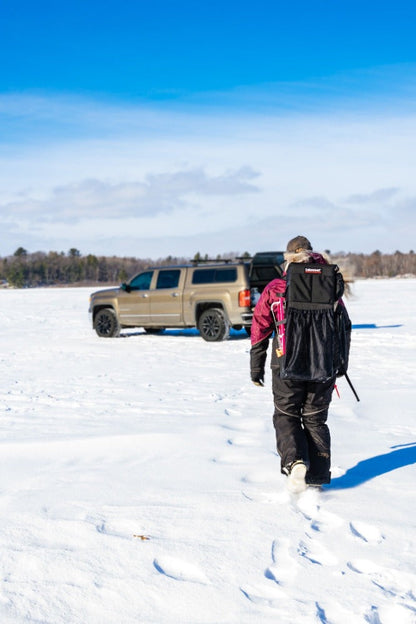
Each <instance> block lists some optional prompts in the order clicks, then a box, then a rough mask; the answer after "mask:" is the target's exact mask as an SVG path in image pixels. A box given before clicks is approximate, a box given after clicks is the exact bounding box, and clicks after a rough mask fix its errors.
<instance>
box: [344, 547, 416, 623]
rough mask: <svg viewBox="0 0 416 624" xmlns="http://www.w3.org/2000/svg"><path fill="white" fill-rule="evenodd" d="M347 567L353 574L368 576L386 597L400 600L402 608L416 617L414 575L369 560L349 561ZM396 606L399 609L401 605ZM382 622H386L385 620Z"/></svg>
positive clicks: (398, 620)
mask: <svg viewBox="0 0 416 624" xmlns="http://www.w3.org/2000/svg"><path fill="white" fill-rule="evenodd" d="M347 566H348V568H349V569H350V570H351V571H352V572H356V573H357V574H363V575H364V576H367V577H368V579H369V580H370V581H371V583H372V584H373V585H375V586H376V587H378V589H380V590H381V591H382V593H383V594H384V595H385V596H388V597H389V598H396V599H399V600H400V603H401V604H402V606H403V607H405V608H406V609H408V610H410V611H411V612H412V613H413V616H414V615H415V612H416V604H415V603H416V596H415V577H414V574H411V573H409V572H402V571H398V570H394V569H392V568H390V569H389V568H384V567H382V566H380V565H378V564H377V563H375V562H374V561H371V560H369V559H356V560H354V561H348V563H347ZM392 604H394V603H392ZM396 606H397V607H398V606H399V605H396ZM381 621H383V622H384V620H383V619H382V620H381ZM389 621H390V620H389ZM392 621H393V620H392ZM394 621H397V622H402V621H404V620H403V619H402V620H400V618H398V619H397V620H394Z"/></svg>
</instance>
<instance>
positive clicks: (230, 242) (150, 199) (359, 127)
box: [0, 97, 416, 257]
mask: <svg viewBox="0 0 416 624" xmlns="http://www.w3.org/2000/svg"><path fill="white" fill-rule="evenodd" d="M24 101H25V98H23V97H20V98H17V99H16V100H15V101H12V100H11V99H8V100H7V102H6V101H5V99H4V98H3V99H2V98H0V115H1V114H2V113H3V115H6V116H10V114H11V112H13V111H14V120H15V124H16V127H17V126H18V114H19V112H21V111H23V110H26V112H27V111H29V113H27V115H26V116H25V117H24V123H22V127H21V130H23V128H24V129H26V130H28V132H27V133H25V132H23V131H22V132H21V133H19V132H17V130H16V128H15V130H16V132H15V135H14V136H12V134H13V133H12V134H10V135H9V136H8V137H7V136H5V137H3V141H2V143H0V230H1V232H2V241H1V247H0V254H1V255H7V254H9V253H13V251H14V250H15V249H16V248H17V247H18V246H20V245H22V246H23V247H25V248H27V249H29V250H37V249H43V250H46V251H47V250H49V249H57V250H61V249H62V250H66V249H69V248H71V247H77V248H79V249H81V251H82V252H83V253H90V252H91V253H108V254H109V255H112V254H120V255H124V254H127V255H142V253H143V255H146V256H150V257H159V256H163V255H169V254H172V255H191V254H193V253H195V251H196V250H201V251H204V252H205V251H206V252H207V253H214V254H216V253H219V252H224V251H229V250H236V251H245V250H248V251H255V250H256V249H266V248H270V249H276V248H281V247H282V246H283V245H284V244H285V242H286V241H287V239H288V238H291V237H292V236H293V235H296V234H298V233H305V234H306V235H308V236H310V238H311V239H313V242H314V244H315V246H316V247H317V248H330V249H333V250H334V249H338V250H345V251H348V250H351V251H373V250H374V249H377V248H379V249H382V250H385V251H389V250H392V251H394V250H396V249H402V250H404V251H406V250H407V249H410V248H412V247H414V242H413V237H414V236H413V232H412V229H411V228H409V227H406V225H405V223H406V222H407V223H414V216H413V215H414V204H415V200H414V198H415V197H416V180H415V177H414V171H415V165H416V162H415V160H416V156H415V152H414V143H415V140H416V116H414V115H412V114H408V113H406V114H404V113H403V114H398V115H392V114H391V112H389V113H388V114H387V113H385V114H382V113H381V112H380V111H378V112H377V114H372V113H371V114H367V113H364V112H363V113H362V114H356V113H351V112H350V113H346V112H345V111H343V112H342V113H341V112H340V113H339V114H335V113H334V112H331V113H330V114H329V113H325V114H324V113H319V114H318V113H316V112H315V113H313V114H311V113H308V114H306V113H305V112H303V113H301V114H297V115H294V114H293V113H292V112H291V113H290V114H283V113H282V111H281V110H280V111H279V112H276V114H272V113H271V112H270V108H269V109H268V110H267V114H264V115H261V114H259V113H258V112H256V113H248V112H246V113H244V114H243V113H241V111H240V113H239V114H235V115H232V112H231V111H230V110H223V111H222V112H221V111H220V110H219V109H215V110H214V112H212V113H211V112H210V111H207V110H206V109H201V110H200V111H196V110H193V111H185V110H182V111H173V110H170V111H168V110H160V109H157V108H154V109H150V108H149V107H147V108H145V109H144V108H140V107H137V106H131V105H130V106H127V107H123V106H121V105H115V104H113V105H111V106H110V105H108V104H103V103H100V102H94V103H92V102H85V101H83V100H80V99H78V100H70V101H68V102H66V101H65V100H62V99H60V100H56V99H52V100H51V106H50V110H49V112H48V110H47V109H48V107H47V102H48V100H47V98H45V99H42V100H41V101H37V102H35V103H32V107H30V106H28V107H27V108H26V109H24ZM94 111H95V113H94ZM93 113H94V114H93ZM48 115H49V116H48ZM69 130H71V132H69ZM54 131H55V134H54ZM399 214H400V220H399V219H398V218H396V216H395V215H399ZM141 250H143V252H142V251H141Z"/></svg>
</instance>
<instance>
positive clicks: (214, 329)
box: [89, 262, 252, 341]
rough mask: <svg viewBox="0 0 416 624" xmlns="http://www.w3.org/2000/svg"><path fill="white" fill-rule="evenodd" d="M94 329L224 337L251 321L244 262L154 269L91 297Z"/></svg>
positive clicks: (104, 334) (103, 334) (102, 332)
mask: <svg viewBox="0 0 416 624" xmlns="http://www.w3.org/2000/svg"><path fill="white" fill-rule="evenodd" d="M89 311H90V313H91V317H92V323H93V327H94V329H95V330H96V332H97V334H98V335H99V336H101V337H111V336H116V335H118V334H119V332H120V330H121V329H122V328H124V327H143V328H144V329H145V330H146V331H147V332H156V331H161V330H162V329H165V328H167V327H171V328H173V327H197V328H198V329H199V331H200V333H201V335H202V337H203V338H204V339H205V340H209V341H217V340H224V339H225V338H227V337H228V334H229V329H230V327H235V328H238V329H241V328H242V327H246V328H249V327H250V325H251V319H252V305H251V299H250V282H249V277H248V266H247V264H246V263H244V262H233V263H223V262H222V263H218V264H207V265H184V266H175V267H172V266H163V267H152V268H149V269H147V270H146V271H143V272H142V273H139V274H138V275H136V276H135V277H133V278H132V279H131V280H130V281H129V282H128V283H127V284H122V285H121V286H120V287H119V288H110V289H105V290H100V291H97V292H95V293H93V294H92V295H91V297H90V309H89Z"/></svg>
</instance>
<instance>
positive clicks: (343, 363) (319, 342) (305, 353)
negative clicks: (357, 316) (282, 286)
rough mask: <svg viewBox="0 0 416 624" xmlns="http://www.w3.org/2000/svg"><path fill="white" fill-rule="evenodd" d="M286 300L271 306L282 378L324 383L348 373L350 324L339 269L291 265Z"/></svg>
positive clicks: (283, 299) (324, 266) (319, 265)
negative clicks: (342, 300) (341, 300)
mask: <svg viewBox="0 0 416 624" xmlns="http://www.w3.org/2000/svg"><path fill="white" fill-rule="evenodd" d="M286 284H287V285H286V292H285V296H284V297H282V298H279V299H278V300H277V302H275V303H274V304H273V306H272V313H273V317H274V320H275V324H276V335H277V341H278V349H277V355H278V357H279V363H280V376H281V378H282V379H291V380H298V381H316V382H324V381H327V380H329V379H331V378H332V377H335V376H341V375H344V374H345V373H346V371H347V368H348V356H349V349H350V339H351V321H350V319H349V317H348V313H347V310H346V308H345V306H344V305H343V304H342V302H340V301H339V300H340V298H341V297H342V295H343V292H344V281H343V278H342V275H341V273H340V272H339V269H338V266H337V265H335V264H317V263H313V264H305V263H291V264H290V265H289V267H288V271H287V277H286Z"/></svg>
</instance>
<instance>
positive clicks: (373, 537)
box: [350, 522, 384, 544]
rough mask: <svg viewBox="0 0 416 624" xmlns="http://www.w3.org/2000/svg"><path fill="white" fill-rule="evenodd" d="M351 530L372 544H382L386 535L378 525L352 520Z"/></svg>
mask: <svg viewBox="0 0 416 624" xmlns="http://www.w3.org/2000/svg"><path fill="white" fill-rule="evenodd" d="M350 531H351V533H352V534H353V535H354V536H355V537H358V538H359V539H362V540H363V541H364V542H369V543H370V544H380V543H381V542H382V541H383V540H384V535H383V534H382V533H381V532H380V531H379V529H378V528H377V527H375V526H372V525H371V524H367V523H365V522H350Z"/></svg>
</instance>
